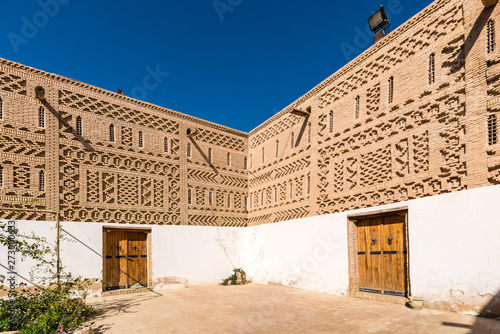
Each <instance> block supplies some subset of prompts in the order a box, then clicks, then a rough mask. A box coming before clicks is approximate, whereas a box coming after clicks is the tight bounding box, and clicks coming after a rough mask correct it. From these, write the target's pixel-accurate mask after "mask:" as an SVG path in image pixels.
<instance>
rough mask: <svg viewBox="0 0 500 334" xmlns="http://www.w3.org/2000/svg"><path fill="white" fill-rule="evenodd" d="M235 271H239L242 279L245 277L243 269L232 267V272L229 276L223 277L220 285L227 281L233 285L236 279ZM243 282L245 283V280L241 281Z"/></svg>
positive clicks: (226, 283) (227, 283) (225, 283)
mask: <svg viewBox="0 0 500 334" xmlns="http://www.w3.org/2000/svg"><path fill="white" fill-rule="evenodd" d="M237 273H239V274H240V275H241V277H242V278H243V280H245V278H246V273H245V271H244V270H243V269H241V268H236V269H233V274H232V275H231V276H229V277H228V278H226V279H224V280H223V281H222V283H221V284H220V285H229V282H231V284H232V285H235V284H236V280H237V279H238V276H237ZM243 283H245V282H243Z"/></svg>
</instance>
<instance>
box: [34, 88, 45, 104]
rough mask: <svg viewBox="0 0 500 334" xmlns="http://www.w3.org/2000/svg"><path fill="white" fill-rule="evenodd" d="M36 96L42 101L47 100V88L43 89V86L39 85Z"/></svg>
mask: <svg viewBox="0 0 500 334" xmlns="http://www.w3.org/2000/svg"><path fill="white" fill-rule="evenodd" d="M35 96H36V98H37V99H39V100H40V101H42V102H43V101H45V89H43V87H42V86H37V87H36V88H35Z"/></svg>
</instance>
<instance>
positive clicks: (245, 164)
mask: <svg viewBox="0 0 500 334" xmlns="http://www.w3.org/2000/svg"><path fill="white" fill-rule="evenodd" d="M243 168H244V169H248V159H247V157H244V158H243Z"/></svg>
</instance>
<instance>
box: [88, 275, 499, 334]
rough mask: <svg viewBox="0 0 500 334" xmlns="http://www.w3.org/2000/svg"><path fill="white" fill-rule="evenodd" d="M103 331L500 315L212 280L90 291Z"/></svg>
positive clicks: (424, 325) (420, 327)
mask: <svg viewBox="0 0 500 334" xmlns="http://www.w3.org/2000/svg"><path fill="white" fill-rule="evenodd" d="M89 303H90V304H92V305H94V306H95V307H97V308H99V309H100V310H101V311H100V312H99V314H98V315H97V316H96V318H95V319H93V320H92V321H95V322H96V323H95V325H94V328H95V327H96V326H101V329H100V330H99V331H98V333H106V334H114V333H117V334H118V333H120V334H124V333H125V334H126V333H203V334H206V333H412V334H413V333H433V334H436V333H454V334H455V333H491V334H493V333H495V334H498V333H500V320H496V319H486V318H478V317H473V316H467V315H461V314H457V313H451V312H442V311H436V310H428V309H423V310H420V311H415V310H411V309H409V308H406V307H404V306H401V305H397V304H391V303H385V302H379V301H371V300H364V299H357V298H350V297H344V296H336V295H330V294H325V293H317V292H311V291H303V290H297V289H291V288H286V287H282V286H273V285H262V284H248V285H245V286H228V287H223V286H210V287H195V288H189V289H180V290H167V291H161V292H150V293H142V294H129V295H120V296H110V297H101V298H95V299H90V300H89Z"/></svg>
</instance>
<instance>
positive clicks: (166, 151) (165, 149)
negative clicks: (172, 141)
mask: <svg viewBox="0 0 500 334" xmlns="http://www.w3.org/2000/svg"><path fill="white" fill-rule="evenodd" d="M163 152H165V153H168V138H167V137H165V138H163Z"/></svg>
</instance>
